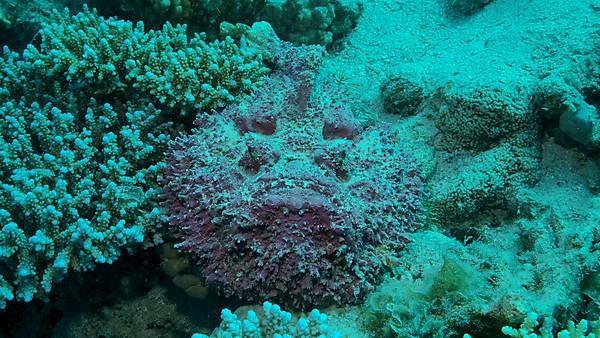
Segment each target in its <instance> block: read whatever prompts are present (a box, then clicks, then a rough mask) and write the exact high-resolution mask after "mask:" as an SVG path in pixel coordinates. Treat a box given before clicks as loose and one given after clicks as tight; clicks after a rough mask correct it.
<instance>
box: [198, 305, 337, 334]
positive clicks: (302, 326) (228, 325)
mask: <svg viewBox="0 0 600 338" xmlns="http://www.w3.org/2000/svg"><path fill="white" fill-rule="evenodd" d="M260 310H261V311H259V313H256V312H255V311H253V310H248V312H247V313H246V314H245V318H242V320H240V319H239V318H238V316H237V315H236V314H235V313H232V312H231V310H229V309H223V311H221V319H222V321H221V325H220V326H219V327H218V328H217V329H216V330H215V331H214V332H213V334H212V335H211V336H210V337H215V338H227V337H238V338H259V337H289V338H316V337H322V338H340V337H341V336H342V335H341V334H340V333H338V332H335V331H334V330H332V329H330V328H329V325H328V323H327V320H328V318H327V315H326V314H323V313H321V312H319V310H317V309H313V310H312V311H311V312H310V313H309V314H308V316H303V317H302V318H295V317H294V316H293V315H292V314H291V313H290V312H287V311H283V310H281V307H280V306H279V305H277V304H272V303H270V302H264V303H263V306H262V308H261V309H260ZM236 312H237V311H236ZM192 338H208V336H206V335H203V334H194V335H193V336H192Z"/></svg>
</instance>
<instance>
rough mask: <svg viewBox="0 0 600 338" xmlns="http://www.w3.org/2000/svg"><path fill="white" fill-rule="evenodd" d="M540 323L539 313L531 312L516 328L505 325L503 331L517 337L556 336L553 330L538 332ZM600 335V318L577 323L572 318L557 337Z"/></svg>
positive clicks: (548, 337) (545, 337)
mask: <svg viewBox="0 0 600 338" xmlns="http://www.w3.org/2000/svg"><path fill="white" fill-rule="evenodd" d="M538 325H539V321H538V315H537V314H536V313H535V312H531V313H529V314H528V315H527V317H526V318H525V320H524V321H523V324H521V326H520V327H519V328H518V329H516V328H513V327H510V326H504V327H503V328H502V333H504V334H505V335H507V336H510V337H515V338H538V337H539V338H554V337H555V336H554V335H553V334H552V332H547V331H544V329H542V330H541V332H540V333H536V328H537V326H538ZM597 337H600V318H598V320H596V321H592V322H588V321H587V320H585V319H582V320H580V321H579V323H577V324H575V322H573V321H572V320H570V321H569V322H568V323H567V328H566V329H564V330H561V331H559V332H558V334H557V335H556V338H597Z"/></svg>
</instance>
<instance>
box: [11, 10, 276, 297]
mask: <svg viewBox="0 0 600 338" xmlns="http://www.w3.org/2000/svg"><path fill="white" fill-rule="evenodd" d="M54 16H55V18H54V20H55V22H53V23H50V24H47V25H45V26H44V28H43V29H42V30H41V31H40V33H39V36H40V40H41V43H40V45H39V46H37V47H36V46H33V45H29V46H28V47H27V49H26V50H24V52H23V53H22V54H18V53H15V52H12V51H10V50H9V49H8V48H6V47H5V48H4V54H3V56H2V57H0V153H1V154H2V156H1V158H2V161H1V162H0V229H1V231H0V308H3V307H4V306H5V305H6V302H7V301H10V300H13V299H17V300H23V301H30V300H31V299H33V298H41V299H44V298H46V297H47V295H48V293H49V292H50V291H51V289H52V286H53V284H55V282H57V281H59V280H61V279H62V278H63V277H64V276H65V275H66V274H67V273H68V271H70V270H74V271H85V270H91V269H93V268H94V267H95V266H96V265H97V264H102V263H111V262H113V261H115V260H116V259H117V258H118V257H119V256H120V254H121V252H122V251H123V250H124V249H134V248H135V247H137V246H139V245H140V244H141V243H145V244H147V245H150V244H153V243H155V242H157V241H160V233H159V232H157V228H158V226H160V224H162V222H164V216H163V215H162V214H161V213H160V210H159V209H157V208H156V207H155V206H156V205H157V200H158V195H159V193H160V192H159V190H158V188H157V183H156V178H157V175H158V174H159V172H160V170H161V168H162V166H163V156H164V155H163V154H164V152H165V148H166V145H167V143H168V141H169V140H170V139H171V137H172V135H174V134H175V133H176V131H177V130H179V129H185V128H189V126H187V125H186V123H187V122H189V121H190V120H191V119H192V118H193V117H194V116H195V114H197V113H200V112H202V111H208V110H214V109H219V108H220V107H223V106H224V105H225V104H227V103H228V102H231V101H232V100H234V99H235V97H236V96H238V95H245V94H249V93H251V92H252V90H253V89H254V88H256V86H257V85H258V83H259V82H260V79H261V77H262V75H263V74H264V73H265V72H266V71H267V69H266V68H265V67H264V66H263V63H262V59H261V57H260V55H259V54H256V53H254V52H246V51H243V50H241V49H240V48H239V47H238V46H237V45H235V43H234V42H233V40H231V39H227V40H225V41H215V42H210V43H209V42H206V40H205V38H204V36H202V35H195V36H194V37H193V38H191V39H188V37H187V35H186V30H185V27H184V26H177V27H173V26H171V25H169V24H166V25H165V26H164V27H163V29H162V30H161V31H145V30H144V26H143V24H141V23H138V24H137V25H136V26H135V27H134V25H133V24H132V23H131V22H127V21H121V20H117V19H115V18H109V19H104V18H102V17H99V16H98V15H97V14H96V12H95V11H90V10H88V9H87V8H84V11H83V12H81V13H79V14H77V15H75V16H70V14H69V12H68V11H65V12H64V13H63V14H62V15H61V14H59V13H55V14H54Z"/></svg>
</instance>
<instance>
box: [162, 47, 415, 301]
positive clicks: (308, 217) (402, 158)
mask: <svg viewBox="0 0 600 338" xmlns="http://www.w3.org/2000/svg"><path fill="white" fill-rule="evenodd" d="M271 41H273V40H271ZM272 45H274V46H275V47H274V48H277V49H279V52H278V53H273V55H275V58H274V62H275V64H276V69H277V70H276V71H275V73H274V74H272V76H270V77H269V79H268V80H266V81H265V84H264V87H263V88H262V89H261V90H260V91H259V92H257V93H256V95H255V96H254V98H252V99H249V100H245V101H243V102H241V103H239V104H236V105H233V106H230V107H229V108H227V109H226V110H225V111H224V112H223V114H220V115H215V116H203V117H199V118H198V120H197V121H196V124H197V126H198V128H197V129H196V130H195V131H194V132H193V134H191V135H189V136H185V137H181V138H179V139H177V141H176V142H175V143H174V144H173V145H172V147H171V151H170V153H169V155H168V162H169V165H168V167H167V168H166V170H165V172H166V174H165V177H164V178H163V180H162V182H163V185H164V190H165V198H166V205H167V207H168V208H169V210H170V223H171V225H172V226H173V227H174V229H175V230H176V232H177V236H178V238H180V239H181V241H182V242H181V243H180V244H179V245H178V248H179V249H180V250H183V251H185V252H188V253H190V254H191V256H192V257H193V259H194V260H195V262H196V266H197V268H198V269H199V270H200V272H201V273H202V275H203V276H204V278H205V279H206V282H207V283H208V284H209V285H212V286H216V287H218V288H220V289H221V290H222V291H223V292H224V293H225V294H226V295H236V296H239V297H241V298H244V299H248V300H257V299H273V300H276V301H277V302H280V303H283V304H286V305H289V306H292V307H294V308H306V307H308V306H315V305H319V306H322V305H328V304H342V303H357V302H358V301H360V300H361V299H362V298H363V297H364V296H365V295H366V294H367V293H368V292H369V291H370V290H372V289H373V287H374V285H376V284H377V283H378V282H379V281H380V279H381V272H382V268H383V262H382V258H381V257H379V256H378V254H377V252H378V251H377V247H378V246H388V247H390V248H401V247H402V246H403V244H404V243H405V241H406V238H405V236H404V235H403V234H404V233H405V232H409V231H412V230H414V229H416V228H417V227H418V226H419V222H418V219H417V211H418V209H419V205H420V203H419V201H420V198H421V195H422V177H421V174H420V168H419V166H418V165H417V163H415V161H414V160H413V159H411V156H410V154H409V153H407V152H406V150H405V149H403V147H402V146H401V145H400V144H398V135H397V134H396V133H395V132H393V131H392V130H391V128H389V126H387V125H380V126H379V128H373V129H364V130H363V129H362V128H361V126H360V125H358V124H357V123H356V122H355V120H354V119H353V116H352V112H351V111H350V110H349V109H348V108H347V106H346V105H345V104H344V101H343V96H342V95H341V94H342V93H340V92H338V91H337V90H336V88H334V87H333V86H331V85H330V84H329V83H322V82H316V80H315V72H316V68H317V66H318V64H319V61H320V58H321V53H322V50H321V49H320V48H317V47H315V46H311V47H298V48H296V47H292V46H291V45H289V44H287V43H282V42H277V43H272Z"/></svg>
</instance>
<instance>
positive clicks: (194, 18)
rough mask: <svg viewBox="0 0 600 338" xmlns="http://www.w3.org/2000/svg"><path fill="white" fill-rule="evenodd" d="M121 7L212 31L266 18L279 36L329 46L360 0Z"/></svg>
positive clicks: (179, 0)
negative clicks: (227, 23) (220, 27)
mask: <svg viewBox="0 0 600 338" xmlns="http://www.w3.org/2000/svg"><path fill="white" fill-rule="evenodd" d="M120 2H121V7H122V8H123V9H124V10H125V11H127V12H132V13H136V14H137V15H140V16H141V17H142V18H144V19H147V20H152V21H154V22H158V23H161V24H162V23H163V22H164V21H165V20H170V21H171V22H180V23H189V24H191V25H194V26H195V27H196V28H197V29H198V30H201V31H215V30H216V29H217V28H218V27H219V24H220V23H221V22H223V21H227V22H232V23H245V24H252V23H253V22H255V21H260V20H264V21H268V22H269V23H270V24H271V25H272V26H273V28H274V29H275V31H276V32H277V34H278V35H279V36H280V37H281V38H282V39H286V40H289V41H292V42H294V43H298V44H321V45H324V46H329V45H331V44H332V43H334V42H335V41H338V40H339V39H341V38H343V37H345V36H346V35H348V34H349V33H350V32H351V31H352V29H354V27H355V26H356V24H357V21H358V18H359V17H360V15H361V13H362V1H360V0H309V1H306V0H283V1H282V0H243V1H240V0H213V1H200V0H172V1H160V0H125V1H120Z"/></svg>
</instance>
